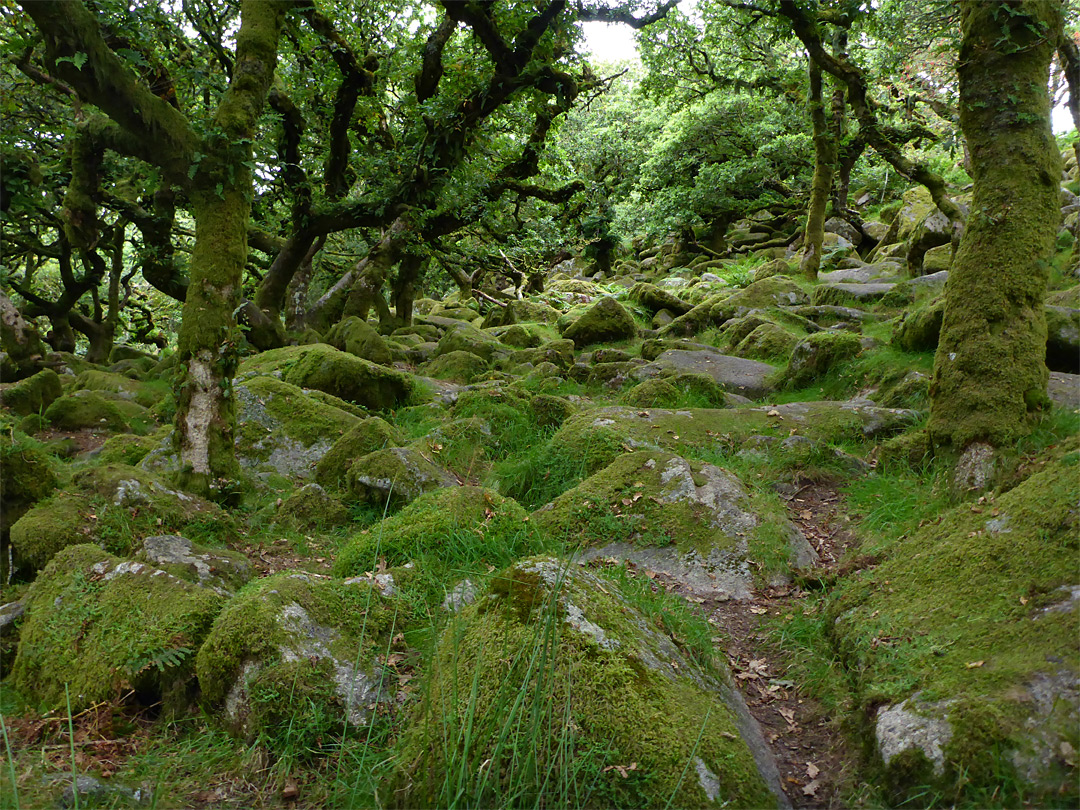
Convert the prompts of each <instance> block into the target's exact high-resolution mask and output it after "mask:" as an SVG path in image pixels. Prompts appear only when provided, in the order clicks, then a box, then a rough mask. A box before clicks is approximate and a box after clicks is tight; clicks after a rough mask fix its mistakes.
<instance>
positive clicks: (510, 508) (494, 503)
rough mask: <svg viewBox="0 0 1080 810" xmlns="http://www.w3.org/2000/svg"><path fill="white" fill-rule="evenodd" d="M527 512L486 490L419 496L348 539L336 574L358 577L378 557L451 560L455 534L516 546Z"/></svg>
mask: <svg viewBox="0 0 1080 810" xmlns="http://www.w3.org/2000/svg"><path fill="white" fill-rule="evenodd" d="M527 520H528V516H527V515H526V513H525V510H524V509H522V508H521V507H520V506H519V505H518V504H517V503H516V502H514V501H512V500H510V499H508V498H504V497H502V496H501V495H498V494H497V493H495V492H492V491H490V490H485V489H481V488H479V487H471V486H463V487H449V488H447V489H439V490H435V491H434V492H428V493H426V494H424V495H421V496H420V497H418V498H417V499H416V500H414V501H413V502H412V503H410V504H409V505H408V506H406V507H405V508H404V509H402V510H401V511H400V512H398V513H397V514H396V515H394V516H392V517H389V518H387V519H386V520H384V521H383V522H381V523H380V524H378V525H377V526H375V527H374V528H372V529H370V530H367V531H365V532H362V533H361V534H358V535H356V536H354V537H353V538H352V540H350V541H349V542H348V544H347V545H345V546H344V547H343V548H342V550H341V552H340V553H339V554H338V557H337V560H335V562H334V572H335V573H336V574H338V575H339V576H356V575H358V574H362V573H363V572H364V571H367V570H371V569H372V567H373V566H374V565H375V564H376V562H377V561H378V559H379V557H380V556H384V557H385V558H386V562H387V564H389V565H391V566H394V565H402V564H404V563H407V562H412V561H414V560H417V559H418V558H421V557H424V558H430V559H432V560H451V559H454V551H453V550H454V547H455V546H456V545H457V544H459V543H460V538H459V535H461V534H463V533H468V534H470V535H472V534H475V535H478V536H479V538H480V540H481V542H483V543H487V544H492V545H514V546H520V545H521V539H520V536H521V535H523V534H524V533H525V532H526V531H528V526H527V523H526V521H527Z"/></svg>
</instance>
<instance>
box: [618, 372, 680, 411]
mask: <svg viewBox="0 0 1080 810" xmlns="http://www.w3.org/2000/svg"><path fill="white" fill-rule="evenodd" d="M678 398H679V389H678V388H676V387H675V386H674V385H672V383H671V382H669V381H668V380H665V379H663V378H662V377H655V378H653V379H651V380H645V381H644V382H640V383H638V384H637V385H635V386H634V387H633V388H631V389H630V390H628V391H627V392H626V393H625V394H623V395H622V397H621V398H620V399H621V401H622V402H623V403H624V404H626V405H629V406H631V407H634V408H662V407H665V406H667V405H669V404H671V403H673V402H675V401H676V400H677V399H678Z"/></svg>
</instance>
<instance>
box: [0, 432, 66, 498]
mask: <svg viewBox="0 0 1080 810" xmlns="http://www.w3.org/2000/svg"><path fill="white" fill-rule="evenodd" d="M55 488H56V475H55V474H54V473H53V469H52V463H51V461H50V460H49V457H48V455H46V453H45V452H44V451H43V450H42V449H41V447H40V446H39V445H38V444H37V442H33V441H31V440H29V439H27V437H26V436H23V435H19V434H15V433H14V431H12V432H11V433H4V434H0V502H2V503H3V508H4V510H5V511H7V510H10V509H11V508H12V507H14V506H16V505H29V504H32V503H35V502H36V501H40V500H41V499H42V498H44V497H46V496H47V495H48V494H49V493H50V492H52V491H53V490H54V489H55Z"/></svg>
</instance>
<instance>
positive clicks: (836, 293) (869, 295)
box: [812, 282, 914, 307]
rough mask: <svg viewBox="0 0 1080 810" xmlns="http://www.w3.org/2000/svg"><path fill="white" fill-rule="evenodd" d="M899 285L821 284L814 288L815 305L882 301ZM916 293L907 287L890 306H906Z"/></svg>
mask: <svg viewBox="0 0 1080 810" xmlns="http://www.w3.org/2000/svg"><path fill="white" fill-rule="evenodd" d="M897 286H898V285H896V284H893V283H889V282H880V283H867V284H860V283H857V282H837V283H835V284H821V285H819V286H817V287H815V288H814V294H813V296H812V301H813V304H814V306H820V307H823V306H839V307H846V306H860V305H864V304H872V303H874V302H876V301H882V300H883V299H884V298H885V297H886V296H887V295H889V294H890V293H894V292H895V290H896V288H897ZM913 298H914V294H913V293H912V292H910V289H909V288H905V292H904V294H903V295H902V296H901V295H899V294H896V295H894V296H893V298H892V299H891V303H890V306H904V305H905V304H907V303H910V302H911V301H912V300H913Z"/></svg>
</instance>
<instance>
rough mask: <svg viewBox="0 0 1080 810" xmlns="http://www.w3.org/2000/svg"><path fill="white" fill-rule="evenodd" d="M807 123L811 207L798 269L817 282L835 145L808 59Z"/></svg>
mask: <svg viewBox="0 0 1080 810" xmlns="http://www.w3.org/2000/svg"><path fill="white" fill-rule="evenodd" d="M808 102H809V104H808V106H809V107H810V120H811V122H812V123H813V126H814V179H813V181H811V184H810V207H809V210H808V211H807V214H806V235H805V237H804V238H803V257H802V262H801V263H800V265H799V269H800V271H801V272H802V274H803V275H804V276H806V278H808V279H810V280H811V281H814V280H815V279H817V275H818V270H819V269H820V268H821V246H822V243H823V242H824V241H825V207H826V206H827V205H828V203H829V192H830V191H831V190H832V178H833V168H834V167H835V165H836V142H835V140H834V139H833V134H832V132H830V131H829V124H828V120H827V118H826V116H825V98H824V93H823V92H822V76H821V65H820V64H819V63H818V61H817V60H816V59H814V58H813V57H810V92H809V98H808Z"/></svg>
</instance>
